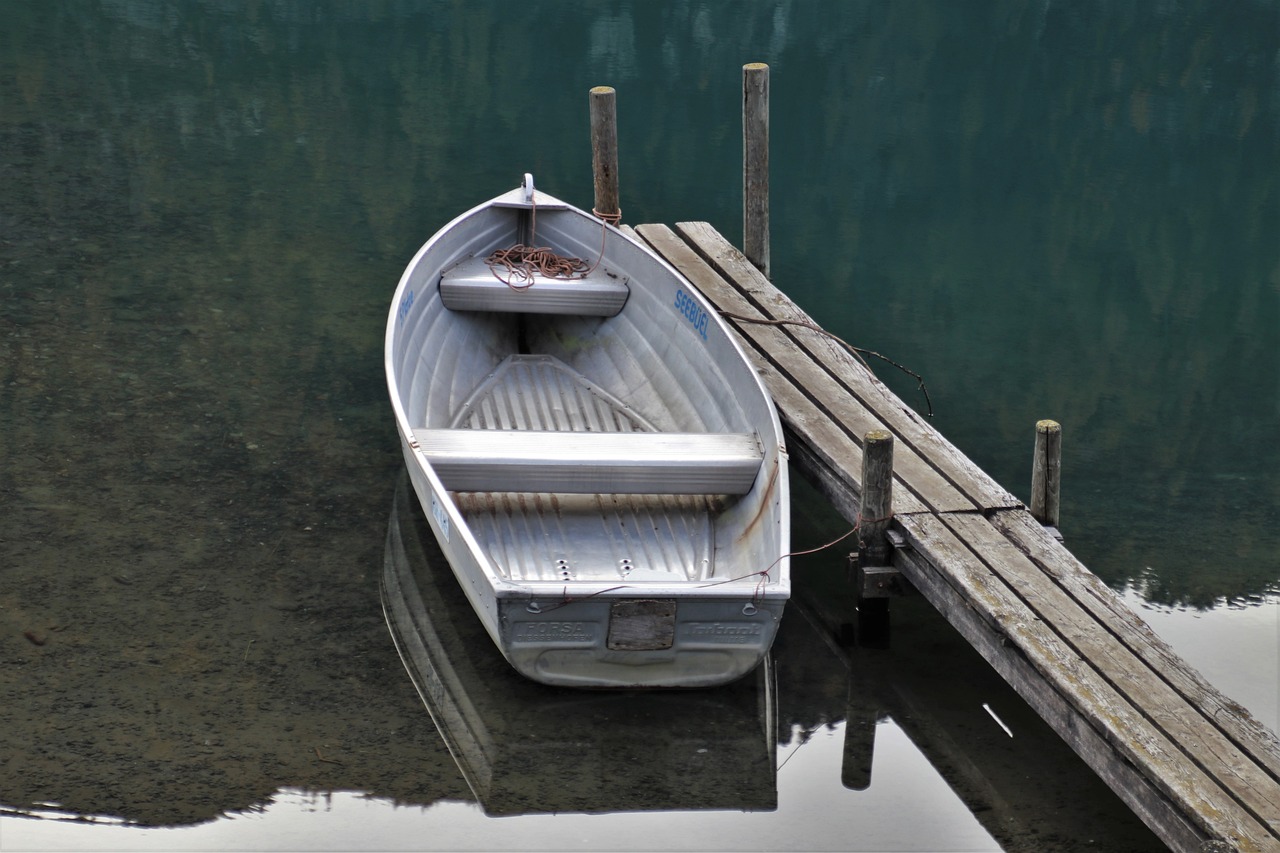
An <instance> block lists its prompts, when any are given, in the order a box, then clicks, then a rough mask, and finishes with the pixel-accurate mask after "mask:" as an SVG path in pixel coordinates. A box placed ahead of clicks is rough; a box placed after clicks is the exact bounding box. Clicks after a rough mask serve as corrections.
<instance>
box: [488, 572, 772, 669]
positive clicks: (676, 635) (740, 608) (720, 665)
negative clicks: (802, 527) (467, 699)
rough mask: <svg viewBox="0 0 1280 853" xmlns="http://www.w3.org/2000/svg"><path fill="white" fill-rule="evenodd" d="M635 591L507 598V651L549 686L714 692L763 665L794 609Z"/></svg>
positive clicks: (760, 601) (503, 611)
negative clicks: (784, 618) (706, 689)
mask: <svg viewBox="0 0 1280 853" xmlns="http://www.w3.org/2000/svg"><path fill="white" fill-rule="evenodd" d="M636 592H637V591H635V590H628V593H629V594H628V595H626V596H625V597H619V596H616V595H614V596H608V597H606V596H605V595H593V596H589V597H579V598H573V597H569V596H565V595H563V594H562V595H560V596H558V597H555V596H547V597H523V598H507V599H503V600H501V601H500V603H499V614H500V615H499V624H500V633H501V643H500V646H501V648H502V652H503V654H504V655H506V657H507V660H509V661H510V662H511V664H512V666H514V667H515V668H516V670H518V671H519V672H520V673H521V674H523V675H524V676H526V677H528V678H531V679H533V680H534V681H539V682H542V683H544V684H550V685H556V686H563V687H605V688H640V687H712V686H715V685H720V684H726V683H729V682H731V681H735V680H737V679H738V678H741V677H742V676H744V675H746V674H747V673H748V672H750V671H751V670H753V669H754V668H755V667H756V665H757V664H759V663H760V661H761V660H763V658H764V657H765V655H767V654H768V652H769V648H770V647H771V646H772V645H773V639H774V636H775V635H776V634H777V630H778V623H779V621H780V620H781V618H782V611H783V608H784V607H785V605H786V599H785V598H770V597H751V596H741V597H729V596H726V597H723V598H708V597H703V596H699V597H687V596H685V597H670V596H666V597H664V596H663V595H661V594H655V595H653V596H644V595H639V594H636ZM703 595H704V596H705V591H704V593H703Z"/></svg>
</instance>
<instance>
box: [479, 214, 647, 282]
mask: <svg viewBox="0 0 1280 853" xmlns="http://www.w3.org/2000/svg"><path fill="white" fill-rule="evenodd" d="M591 212H592V213H593V214H595V215H596V216H597V217H598V218H599V219H600V220H601V222H600V254H599V256H598V257H597V258H596V262H595V263H594V264H592V265H591V266H590V267H588V266H587V262H586V261H584V260H583V259H582V258H575V257H573V256H572V255H560V254H557V253H556V252H555V251H554V250H552V249H551V248H550V247H548V246H531V245H526V244H524V243H517V244H516V245H514V246H512V247H511V248H509V249H495V250H494V251H493V252H492V253H491V254H490V255H489V257H487V258H485V259H484V262H485V263H486V264H487V265H488V266H489V270H490V271H491V272H492V273H493V275H494V277H495V278H496V279H498V281H500V282H502V283H503V284H505V285H506V286H507V287H509V288H511V289H512V290H528V289H529V288H531V287H533V285H534V284H535V283H536V282H537V280H536V278H535V276H542V277H543V278H559V279H580V278H586V277H587V276H589V275H591V273H593V272H595V270H596V267H598V266H600V262H601V261H602V260H604V247H605V238H606V237H607V236H608V229H607V228H605V223H608V224H610V225H617V224H618V222H619V221H621V219H622V211H621V210H619V211H618V212H617V213H612V214H603V213H601V212H600V211H598V210H594V209H593V210H592V211H591ZM529 223H530V224H529V242H530V243H533V242H534V235H535V234H536V233H537V230H538V203H537V196H536V195H535V197H534V201H533V203H532V207H531V215H530V218H529ZM504 273H505V275H504Z"/></svg>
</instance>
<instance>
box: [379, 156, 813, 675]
mask: <svg viewBox="0 0 1280 853" xmlns="http://www.w3.org/2000/svg"><path fill="white" fill-rule="evenodd" d="M533 245H536V246H538V247H545V248H546V249H547V250H549V251H550V252H551V253H553V254H554V256H555V257H557V258H572V259H575V260H576V259H580V263H578V264H577V267H576V270H575V271H573V272H571V273H569V275H568V276H563V275H559V274H554V273H552V272H548V273H547V274H543V273H541V272H535V273H533V274H532V275H531V276H528V277H525V276H524V275H523V274H520V273H517V272H515V271H513V269H512V268H511V267H509V266H502V265H501V264H495V263H494V262H493V255H494V253H495V252H496V251H499V250H504V249H510V248H511V247H513V246H533ZM385 358H386V375H387V384H388V388H389V391H390V396H391V406H392V409H393V411H394V413H395V419H396V426H397V429H398V432H399V436H400V442H401V445H402V448H403V451H404V458H405V462H406V465H407V468H408V472H409V477H410V481H411V482H412V485H413V489H414V491H415V492H416V494H417V497H418V500H419V501H420V502H421V504H422V508H423V510H424V514H425V515H426V517H427V519H428V522H429V524H430V526H431V529H432V532H433V533H434V534H435V536H436V539H437V540H438V542H439V544H440V548H441V550H442V552H443V554H444V556H445V558H446V559H447V561H448V563H449V565H450V567H451V568H452V569H453V572H454V574H455V575H456V576H457V579H458V581H459V584H460V585H461V587H462V589H463V591H464V592H465V593H466V596H467V598H468V600H469V601H470V602H471V605H472V607H473V608H474V609H475V611H476V613H477V614H478V616H479V617H480V621H481V623H482V624H483V625H484V627H485V630H486V631H487V632H488V634H489V636H490V637H491V638H492V639H493V641H494V643H495V644H496V645H497V647H498V649H499V650H501V652H502V654H503V655H504V656H505V657H506V659H507V660H508V661H509V662H510V663H511V664H512V666H513V667H514V668H515V669H516V670H517V671H519V672H520V673H522V674H524V675H525V676H527V677H529V678H531V679H534V680H535V681H540V682H543V683H546V684H553V685H563V686H577V687H702V686H710V685H715V684H722V683H726V682H729V681H732V680H734V679H737V678H739V677H741V676H742V675H744V674H746V673H747V672H749V671H751V670H752V669H753V668H754V667H755V666H756V665H757V664H758V663H759V662H760V660H761V659H762V658H763V657H764V656H765V655H766V654H767V653H768V650H769V648H770V646H771V644H772V642H773V638H774V635H775V633H776V631H777V627H778V622H779V620H780V619H781V617H782V612H783V608H784V606H785V604H786V601H787V599H788V597H789V595H790V564H789V560H788V557H787V553H788V550H789V538H790V518H789V511H790V507H789V486H788V475H787V457H786V450H785V447H784V445H783V443H782V431H781V426H780V424H779V421H778V416H777V413H776V411H775V410H774V407H773V403H772V401H771V400H770V399H769V396H768V394H767V392H766V391H765V389H764V386H763V385H762V384H761V382H760V379H759V377H758V376H757V375H756V373H755V370H754V369H753V368H752V366H751V365H750V363H749V362H748V361H747V359H746V356H745V355H744V353H743V351H742V350H741V348H740V347H739V346H738V344H737V342H736V341H735V340H734V338H733V336H732V334H731V333H730V332H729V330H728V328H727V327H726V326H725V325H724V322H723V321H722V320H721V319H720V318H719V316H717V314H716V313H715V311H714V310H713V309H712V308H711V306H710V305H709V304H708V303H707V302H706V301H705V300H704V299H703V297H702V296H701V295H700V294H699V293H698V292H697V291H696V290H695V289H694V288H693V287H692V286H691V285H690V284H689V282H688V281H687V280H686V279H684V278H683V277H682V276H681V275H680V274H679V273H678V272H677V271H676V270H675V269H674V268H673V267H671V266H670V265H669V264H668V263H666V262H665V261H664V260H663V259H662V258H661V257H659V256H658V255H657V254H656V253H654V252H653V251H652V250H651V249H649V248H648V247H647V246H646V245H645V244H644V243H643V242H641V241H640V240H639V239H638V238H636V237H635V236H633V235H632V234H631V233H630V232H629V231H628V230H623V229H619V228H616V227H614V226H613V225H611V224H607V223H604V222H602V221H601V220H600V219H599V218H597V217H595V216H592V215H591V214H588V213H586V212H585V211H582V210H580V209H578V208H575V207H573V206H571V205H569V204H566V203H565V202H563V201H560V200H559V199H556V198H554V197H553V196H550V195H547V194H546V193H543V192H538V191H535V190H534V187H533V179H532V177H530V176H528V175H526V176H525V180H524V183H523V184H522V186H520V187H518V188H516V189H514V190H512V191H510V192H507V193H504V194H503V195H500V196H498V197H497V198H494V199H492V200H490V201H488V202H485V203H484V204H481V205H479V206H477V207H475V208H473V209H471V210H469V211H467V212H466V213H464V214H462V215H461V216H459V217H457V218H456V219H454V220H453V221H452V222H450V223H449V224H448V225H446V226H445V227H444V228H443V229H441V230H440V231H439V232H438V233H436V234H435V235H434V236H433V237H432V238H431V239H430V240H428V241H427V242H426V244H425V245H423V247H422V248H421V249H420V250H419V251H418V252H417V254H416V255H415V256H414V258H413V260H412V261H411V262H410V263H409V266H408V268H407V269H406V270H405V272H404V275H403V276H402V277H401V279H400V283H399V286H398V287H397V288H396V292H395V296H394V298H393V299H392V303H391V310H390V313H389V316H388V319H387V332H386V349H385Z"/></svg>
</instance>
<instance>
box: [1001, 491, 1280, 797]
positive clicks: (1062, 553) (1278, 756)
mask: <svg viewBox="0 0 1280 853" xmlns="http://www.w3.org/2000/svg"><path fill="white" fill-rule="evenodd" d="M991 523H992V524H993V525H995V526H996V527H997V528H998V529H999V530H1000V531H1001V532H1003V534H1004V535H1005V537H1006V538H1007V539H1008V540H1009V541H1010V542H1011V543H1013V544H1014V545H1015V546H1016V547H1018V548H1019V549H1020V550H1021V551H1022V552H1023V553H1024V554H1026V555H1027V557H1028V558H1029V559H1030V560H1032V562H1034V563H1035V564H1036V565H1037V566H1039V567H1040V569H1041V570H1042V571H1043V572H1045V574H1047V575H1049V576H1050V577H1052V578H1053V579H1054V580H1055V581H1056V582H1057V583H1058V585H1059V586H1061V587H1062V588H1063V589H1064V590H1065V591H1066V592H1067V593H1068V594H1069V595H1071V597H1072V598H1074V599H1075V600H1076V601H1077V602H1079V603H1080V605H1081V606H1082V607H1084V608H1085V609H1086V610H1088V611H1089V612H1090V613H1091V614H1092V615H1093V617H1094V618H1095V619H1097V620H1098V622H1099V623H1101V624H1102V625H1104V626H1106V628H1107V630H1108V631H1110V632H1111V633H1113V634H1114V635H1115V636H1116V638H1117V639H1118V640H1120V642H1122V643H1124V644H1125V645H1126V646H1127V647H1128V648H1130V649H1131V650H1132V651H1133V652H1134V654H1136V655H1138V656H1139V657H1141V658H1143V659H1144V660H1146V661H1148V662H1150V663H1151V664H1152V666H1153V668H1154V669H1155V670H1156V671H1157V672H1159V673H1161V676H1162V677H1163V678H1164V679H1165V680H1166V681H1168V683H1169V685H1170V686H1171V687H1172V688H1173V689H1174V690H1176V691H1177V692H1178V693H1179V695H1181V696H1182V697H1183V698H1184V699H1185V700H1186V701H1187V702H1188V703H1189V704H1191V705H1193V706H1194V707H1196V708H1199V709H1200V710H1201V712H1202V713H1203V714H1204V715H1206V716H1207V717H1208V718H1210V719H1212V720H1213V721H1214V724H1215V725H1216V726H1218V727H1219V728H1221V730H1222V731H1223V732H1224V733H1225V734H1226V736H1227V737H1229V738H1230V739H1231V740H1232V741H1233V742H1234V743H1235V744H1236V745H1237V746H1238V747H1239V748H1240V749H1242V750H1244V751H1245V752H1246V753H1248V754H1249V756H1250V758H1251V759H1252V760H1253V761H1254V762H1255V763H1256V764H1257V765H1258V766H1259V767H1261V768H1262V769H1263V770H1264V771H1265V772H1266V773H1267V775H1268V777H1269V778H1270V779H1271V781H1272V782H1273V783H1277V784H1280V739H1277V737H1276V735H1275V734H1274V733H1273V732H1271V731H1270V730H1268V729H1267V728H1266V726H1263V725H1262V724H1261V723H1259V722H1258V721H1257V720H1255V719H1253V718H1252V717H1251V716H1249V715H1248V713H1247V712H1246V711H1245V709H1244V708H1243V707H1242V706H1241V705H1240V704H1239V703H1238V702H1234V701H1232V700H1230V699H1228V698H1227V697H1225V696H1223V695H1222V693H1220V692H1219V691H1218V690H1217V688H1215V687H1213V685H1211V684H1209V682H1208V681H1206V680H1205V678H1204V676H1203V675H1201V674H1200V673H1199V672H1197V671H1196V670H1195V669H1193V668H1192V667H1191V666H1190V665H1189V664H1188V663H1187V662H1186V661H1185V660H1183V659H1182V658H1180V657H1179V656H1178V655H1177V653H1176V652H1174V651H1173V649H1172V648H1170V646H1169V644H1168V643H1166V642H1165V641H1164V640H1162V639H1161V638H1160V637H1159V635H1157V634H1156V632H1155V631H1153V630H1152V629H1151V626H1150V625H1148V624H1147V623H1146V622H1144V621H1143V620H1142V618H1141V617H1140V616H1139V615H1138V614H1137V613H1135V612H1134V611H1133V610H1132V609H1131V608H1129V606H1128V605H1126V604H1125V603H1124V601H1122V600H1121V599H1120V598H1119V596H1117V595H1116V593H1115V591H1114V590H1112V589H1111V588H1110V587H1108V586H1107V585H1106V584H1104V583H1103V582H1102V580H1101V579H1099V578H1098V576H1097V575H1095V574H1094V573H1093V572H1091V571H1089V569H1088V568H1086V567H1085V566H1084V565H1083V564H1082V563H1081V562H1080V561H1079V560H1078V559H1077V558H1076V557H1075V555H1074V554H1072V553H1071V552H1070V551H1069V550H1067V549H1066V548H1065V547H1064V546H1063V544H1062V543H1061V542H1059V541H1058V540H1057V539H1055V538H1054V537H1053V536H1052V535H1050V534H1049V532H1048V531H1047V530H1045V528H1044V527H1042V526H1041V525H1040V524H1039V523H1037V522H1036V520H1035V519H1034V518H1031V517H1030V515H1029V514H1026V513H1012V512H1011V513H994V514H992V516H991Z"/></svg>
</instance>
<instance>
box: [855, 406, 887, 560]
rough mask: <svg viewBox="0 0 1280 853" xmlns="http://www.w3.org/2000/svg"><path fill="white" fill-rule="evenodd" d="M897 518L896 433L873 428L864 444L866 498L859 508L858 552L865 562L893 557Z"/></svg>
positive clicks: (863, 462)
mask: <svg viewBox="0 0 1280 853" xmlns="http://www.w3.org/2000/svg"><path fill="white" fill-rule="evenodd" d="M892 518H893V433H891V432H889V431H888V430H885V429H873V430H871V432H869V433H867V435H866V438H865V440H864V441H863V445H862V501H861V506H860V507H859V509H858V543H859V544H858V554H859V556H860V557H861V559H862V565H863V566H884V565H888V561H889V537H888V536H887V535H886V533H887V531H888V530H889V521H890V520H891V519H892Z"/></svg>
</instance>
